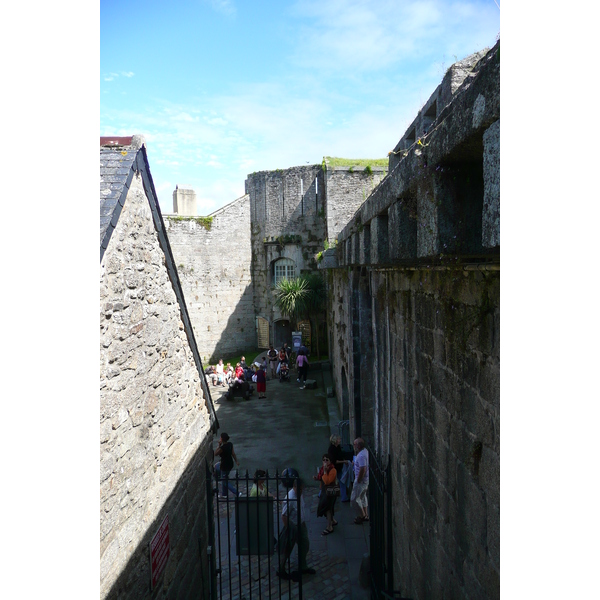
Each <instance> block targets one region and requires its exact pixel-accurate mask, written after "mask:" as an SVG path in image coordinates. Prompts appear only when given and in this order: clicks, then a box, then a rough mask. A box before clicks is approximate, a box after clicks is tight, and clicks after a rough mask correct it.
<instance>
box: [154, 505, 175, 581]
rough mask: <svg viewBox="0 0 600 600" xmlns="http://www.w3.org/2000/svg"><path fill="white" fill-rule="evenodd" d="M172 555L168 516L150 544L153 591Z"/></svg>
mask: <svg viewBox="0 0 600 600" xmlns="http://www.w3.org/2000/svg"><path fill="white" fill-rule="evenodd" d="M170 554H171V544H170V542H169V515H167V516H166V517H165V518H164V520H163V522H162V523H161V526H160V527H159V528H158V531H157V532H156V535H155V536H154V537H153V538H152V541H151V542H150V572H151V574H152V589H154V586H155V585H156V583H157V581H158V578H159V577H160V575H161V573H162V572H163V571H164V569H165V565H166V564H167V560H169V555H170Z"/></svg>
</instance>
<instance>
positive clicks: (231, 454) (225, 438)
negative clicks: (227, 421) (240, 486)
mask: <svg viewBox="0 0 600 600" xmlns="http://www.w3.org/2000/svg"><path fill="white" fill-rule="evenodd" d="M215 456H220V457H221V462H220V463H217V464H216V465H215V473H217V476H220V477H221V495H220V496H219V498H222V499H224V498H227V491H228V490H229V491H231V492H232V493H233V495H234V496H237V495H238V491H237V490H236V489H235V486H234V485H233V484H231V483H229V473H230V472H231V470H232V469H233V461H234V460H235V463H236V465H237V466H238V467H239V466H240V462H239V461H238V459H237V456H236V455H235V450H234V449H233V444H232V443H231V442H230V441H229V435H227V434H226V433H222V434H221V437H220V438H219V444H218V447H217V449H216V450H215Z"/></svg>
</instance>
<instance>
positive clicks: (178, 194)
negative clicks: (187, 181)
mask: <svg viewBox="0 0 600 600" xmlns="http://www.w3.org/2000/svg"><path fill="white" fill-rule="evenodd" d="M173 212H174V213H175V214H177V215H185V216H188V217H195V216H196V214H197V207H196V192H195V191H194V190H193V189H192V187H191V186H189V185H176V186H175V191H174V192H173Z"/></svg>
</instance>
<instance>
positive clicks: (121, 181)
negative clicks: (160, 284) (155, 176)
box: [100, 135, 219, 431]
mask: <svg viewBox="0 0 600 600" xmlns="http://www.w3.org/2000/svg"><path fill="white" fill-rule="evenodd" d="M135 173H139V174H140V175H141V177H142V183H143V185H144V191H145V193H146V197H147V198H148V203H149V204H150V210H151V211H152V220H153V222H154V227H155V229H156V232H157V234H158V240H159V243H160V246H161V248H162V250H163V252H164V253H165V264H166V267H167V271H168V272H169V278H170V279H171V282H172V284H173V289H174V291H175V296H176V297H177V301H178V302H179V308H180V310H181V319H182V321H183V324H184V327H185V330H186V333H187V336H188V340H189V342H190V348H191V350H192V354H193V355H194V361H195V363H196V367H197V368H198V372H199V373H200V378H201V381H202V388H203V390H204V394H205V396H206V397H207V398H208V406H209V412H210V415H211V428H212V429H213V431H216V430H217V429H218V428H219V421H218V420H217V415H216V413H215V409H214V405H213V401H212V397H211V395H210V390H209V388H208V384H207V383H206V376H205V375H204V369H203V367H202V360H201V358H200V354H199V352H198V346H197V345H196V338H195V337H194V332H193V329H192V324H191V322H190V318H189V314H188V311H187V306H186V304H185V300H184V297H183V289H182V287H181V282H180V281H179V275H178V274H177V269H176V267H175V259H174V258H173V253H172V251H171V245H170V244H169V239H168V237H167V234H166V232H165V224H164V221H163V218H162V214H161V212H160V206H159V204H158V196H157V195H156V190H155V189H154V182H153V181H152V175H151V174H150V166H149V164H148V157H147V155H146V144H145V140H144V138H143V136H141V135H134V136H130V137H101V138H100V262H102V258H103V256H104V251H105V250H106V248H108V244H109V242H110V238H111V235H112V232H113V231H114V229H115V227H116V225H117V223H118V221H119V216H120V215H121V210H122V208H123V205H124V204H125V200H126V199H127V192H129V186H130V185H131V181H132V179H133V176H134V175H135Z"/></svg>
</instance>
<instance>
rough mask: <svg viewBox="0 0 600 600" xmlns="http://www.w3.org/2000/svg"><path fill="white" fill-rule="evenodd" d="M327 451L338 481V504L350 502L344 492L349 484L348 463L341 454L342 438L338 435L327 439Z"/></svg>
mask: <svg viewBox="0 0 600 600" xmlns="http://www.w3.org/2000/svg"><path fill="white" fill-rule="evenodd" d="M329 442H330V443H329V449H328V450H327V454H329V456H331V457H332V461H333V464H334V466H335V468H336V469H337V472H338V481H339V484H340V502H350V498H348V492H347V491H346V489H347V487H348V484H349V483H350V461H349V460H345V459H344V453H343V452H342V447H341V445H340V444H341V443H342V438H341V437H340V436H339V435H335V434H333V435H332V436H331V437H330V438H329Z"/></svg>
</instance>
